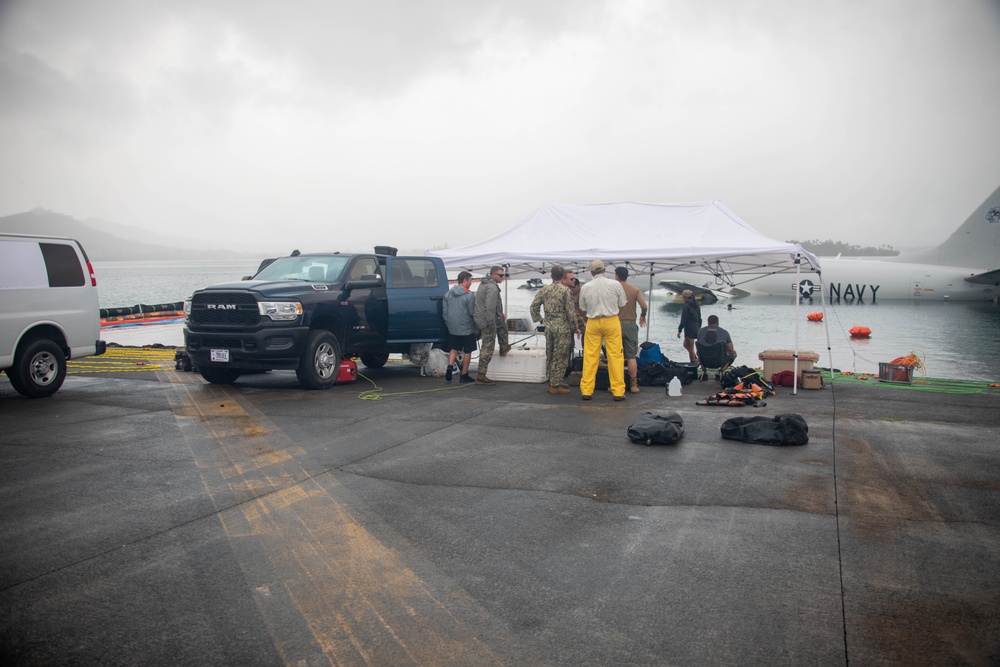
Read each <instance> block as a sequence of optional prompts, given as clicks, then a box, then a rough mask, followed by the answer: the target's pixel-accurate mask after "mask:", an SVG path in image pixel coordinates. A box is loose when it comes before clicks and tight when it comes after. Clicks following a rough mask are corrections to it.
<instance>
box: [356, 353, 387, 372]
mask: <svg viewBox="0 0 1000 667" xmlns="http://www.w3.org/2000/svg"><path fill="white" fill-rule="evenodd" d="M387 361H389V350H372V351H371V352H365V353H364V354H362V355H361V363H363V364H364V365H365V366H366V367H367V368H382V367H383V366H385V364H386V362H387Z"/></svg>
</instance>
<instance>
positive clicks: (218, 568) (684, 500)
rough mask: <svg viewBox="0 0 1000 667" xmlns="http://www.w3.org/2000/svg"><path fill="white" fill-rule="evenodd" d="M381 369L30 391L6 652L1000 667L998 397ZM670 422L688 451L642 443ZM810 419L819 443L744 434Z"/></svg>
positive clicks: (1, 385) (300, 661)
mask: <svg viewBox="0 0 1000 667" xmlns="http://www.w3.org/2000/svg"><path fill="white" fill-rule="evenodd" d="M360 370H361V372H362V373H363V374H364V375H365V376H366V378H368V379H370V382H369V380H368V379H364V378H363V379H361V380H360V381H359V382H358V383H357V384H354V385H345V386H338V387H335V388H333V389H331V390H328V391H321V392H313V391H306V390H303V389H301V388H300V387H299V386H298V384H297V381H296V379H295V375H294V373H290V372H275V373H268V374H261V375H251V376H245V377H243V378H241V379H240V380H239V381H238V382H237V383H236V384H235V385H233V386H214V385H208V384H206V383H204V382H203V381H202V380H201V378H200V376H198V375H196V374H191V373H182V372H176V371H174V370H173V350H163V351H157V350H150V351H135V350H112V353H110V354H109V355H108V358H107V359H102V358H95V359H87V360H83V361H82V362H79V364H74V371H75V372H74V373H73V374H71V375H70V376H69V377H68V379H67V381H66V384H65V385H64V387H63V388H62V389H61V390H60V391H59V392H58V393H57V394H56V395H55V396H53V397H52V398H49V399H34V400H29V399H24V398H22V397H21V396H19V395H18V394H16V393H15V392H14V390H13V389H12V388H11V387H10V385H9V382H7V380H6V378H2V379H0V457H2V458H0V464H2V465H0V476H2V480H3V483H2V485H0V545H2V546H0V566H2V567H0V635H2V638H3V639H2V651H0V657H2V658H3V661H4V664H7V665H21V664H25V665H31V664H46V665H52V664H101V665H111V664H171V665H205V664H234V665H255V664H259V665H281V664H284V665H325V664H342V665H353V664H369V665H371V664H374V665H406V664H417V665H431V664H433V665H472V664H475V665H482V664H508V665H546V664H550V665H604V664H615V665H633V664H634V665H653V664H656V665H661V664H662V665H708V664H712V665H715V664H741V665H742V664H761V665H765V664H766V665H774V664H783V665H800V664H824V665H830V664H847V663H853V664H865V665H867V664H907V665H914V664H942V665H944V664H948V665H953V664H970V665H990V664H998V663H1000V577H997V575H996V573H997V572H998V571H1000V449H998V445H997V427H998V425H1000V411H998V409H997V408H998V406H1000V390H997V389H995V388H990V387H988V386H987V385H986V384H984V383H960V382H944V381H931V382H926V383H924V384H919V382H918V384H915V385H914V387H904V386H897V385H889V384H885V383H878V382H877V381H861V380H857V379H855V378H850V377H838V378H836V382H835V383H834V384H833V385H832V386H830V385H828V386H827V388H825V389H823V390H818V391H809V390H800V391H799V393H798V394H797V395H792V394H791V390H790V389H783V390H779V392H780V393H779V395H778V396H775V397H771V398H769V399H768V400H767V405H766V406H765V407H761V408H750V407H744V408H728V407H702V406H696V405H695V401H696V400H697V399H699V398H704V397H705V396H707V395H708V394H710V393H711V392H712V389H711V387H712V386H713V383H711V382H709V383H694V384H691V385H688V386H686V387H685V388H684V395H683V396H681V397H677V398H671V397H667V396H666V395H665V393H664V391H663V389H662V388H652V387H650V388H643V391H642V393H640V394H638V395H633V394H627V399H626V400H625V401H624V402H620V403H616V402H613V401H612V397H611V395H610V394H609V393H607V392H597V393H596V394H595V396H594V400H592V401H589V402H583V401H581V400H580V395H579V391H578V389H576V388H573V393H572V394H570V395H568V396H560V395H551V394H548V393H547V392H546V385H544V384H518V383H499V384H498V385H496V386H489V387H484V386H476V385H472V384H458V383H457V381H456V382H453V383H450V384H449V383H446V382H444V380H443V379H440V378H425V377H420V375H419V369H418V368H416V367H414V366H411V365H409V364H408V363H405V362H403V363H390V364H389V365H388V366H387V367H386V368H384V369H380V370H368V369H364V367H361V368H360ZM376 385H377V386H378V387H380V388H381V390H380V391H379V390H375V386H376ZM646 410H651V411H659V412H677V413H678V414H680V415H681V416H682V417H683V419H684V423H685V434H684V437H683V438H682V439H681V440H680V442H679V443H678V444H676V445H672V446H654V447H646V446H643V445H636V444H632V443H630V442H629V441H628V438H627V437H626V435H625V431H626V429H627V427H628V426H629V424H631V423H632V422H633V421H634V420H635V418H636V417H637V416H638V415H639V414H640V413H642V412H644V411H646ZM784 412H794V413H797V414H800V415H802V416H803V417H804V418H805V419H806V421H807V422H808V424H809V436H810V440H809V443H808V444H807V445H803V446H798V447H768V446H761V445H749V444H744V443H740V442H735V441H731V440H723V439H722V438H721V437H720V434H719V427H720V425H721V424H722V422H723V421H725V420H726V419H728V418H729V417H734V416H750V415H767V416H773V415H775V414H780V413H784Z"/></svg>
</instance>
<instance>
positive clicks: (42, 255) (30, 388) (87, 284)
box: [0, 234, 106, 398]
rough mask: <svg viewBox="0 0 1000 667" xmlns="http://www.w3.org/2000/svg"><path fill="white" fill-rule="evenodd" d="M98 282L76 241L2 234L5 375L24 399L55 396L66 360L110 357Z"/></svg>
mask: <svg viewBox="0 0 1000 667" xmlns="http://www.w3.org/2000/svg"><path fill="white" fill-rule="evenodd" d="M100 338H101V312H100V303H99V301H98V299H97V278H96V277H95V276H94V269H93V267H92V266H91V265H90V261H89V260H88V259H87V253H85V252H84V251H83V247H82V246H81V245H80V244H79V243H78V242H77V241H74V240H73V239H66V238H57V237H49V236H26V235H21V234H0V370H3V371H5V372H6V373H7V377H8V378H10V383H11V384H12V385H13V386H14V389H16V390H17V391H18V392H20V393H21V394H24V395H25V396H29V397H32V398H36V397H42V396H51V395H52V394H54V393H56V391H57V390H58V389H59V387H61V386H62V383H63V380H65V379H66V360H67V359H76V358H78V357H87V356H92V355H97V354H104V351H105V348H106V345H105V343H104V341H102V340H101V339H100Z"/></svg>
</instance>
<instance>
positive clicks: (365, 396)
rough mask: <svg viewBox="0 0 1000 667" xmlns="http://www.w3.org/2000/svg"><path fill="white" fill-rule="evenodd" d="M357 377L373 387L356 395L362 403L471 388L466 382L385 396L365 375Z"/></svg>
mask: <svg viewBox="0 0 1000 667" xmlns="http://www.w3.org/2000/svg"><path fill="white" fill-rule="evenodd" d="M358 377H359V378H364V379H365V380H367V381H368V382H369V383H370V384H371V386H372V387H374V388H373V389H365V390H364V391H362V392H361V393H360V394H358V398H359V399H361V400H362V401H381V400H382V399H383V398H385V397H387V396H415V395H417V394H431V393H434V392H438V391H455V390H456V389H466V388H467V387H471V386H472V383H471V382H466V383H465V384H456V385H450V386H448V387H438V388H437V389H418V390H416V391H395V392H392V393H391V394H386V393H384V392H385V390H384V389H383V388H382V387H380V386H378V385H377V384H375V381H374V380H372V379H371V378H370V377H368V376H367V375H364V374H362V373H358Z"/></svg>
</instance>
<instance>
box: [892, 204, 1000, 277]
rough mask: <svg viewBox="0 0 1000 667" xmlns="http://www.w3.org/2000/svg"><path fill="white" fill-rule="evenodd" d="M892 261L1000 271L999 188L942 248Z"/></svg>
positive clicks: (914, 253) (923, 251) (900, 256)
mask: <svg viewBox="0 0 1000 667" xmlns="http://www.w3.org/2000/svg"><path fill="white" fill-rule="evenodd" d="M894 259H895V260H897V261H900V262H913V263H914V264H937V265H941V266H966V267H970V268H978V269H987V270H992V269H996V268H1000V187H998V188H997V189H996V190H994V191H993V194H991V195H990V196H989V197H987V198H986V201H984V202H983V203H982V204H981V205H980V206H979V208H977V209H976V210H975V211H974V212H973V213H972V215H970V216H969V217H968V218H967V219H966V220H965V222H964V223H962V225H961V226H960V227H959V228H958V229H956V230H955V233H954V234H952V235H951V236H949V237H948V238H947V239H946V240H945V241H944V242H943V243H942V244H941V245H939V246H937V247H934V248H928V249H926V250H917V251H915V252H912V253H907V254H905V255H899V256H898V257H895V258H894Z"/></svg>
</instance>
